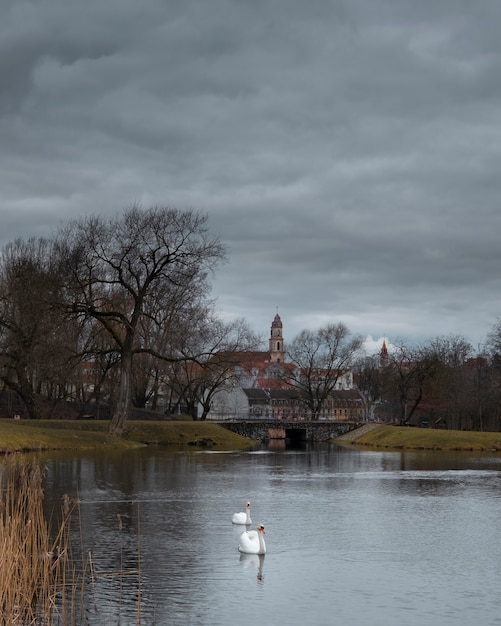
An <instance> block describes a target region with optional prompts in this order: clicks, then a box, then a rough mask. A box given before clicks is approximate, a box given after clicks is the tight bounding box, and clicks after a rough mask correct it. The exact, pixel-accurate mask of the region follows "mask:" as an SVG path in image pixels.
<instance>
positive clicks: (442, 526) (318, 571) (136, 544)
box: [44, 445, 501, 626]
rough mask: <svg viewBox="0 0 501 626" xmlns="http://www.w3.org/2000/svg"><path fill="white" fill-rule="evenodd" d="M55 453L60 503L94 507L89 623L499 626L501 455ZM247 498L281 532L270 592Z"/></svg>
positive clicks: (274, 545)
mask: <svg viewBox="0 0 501 626" xmlns="http://www.w3.org/2000/svg"><path fill="white" fill-rule="evenodd" d="M44 460H45V461H46V462H47V464H48V468H49V470H48V476H47V481H46V482H47V484H46V494H47V503H46V504H47V507H48V508H52V509H54V508H57V507H59V506H60V504H61V497H62V496H63V494H65V493H69V494H70V495H71V496H72V497H75V498H77V499H78V500H79V502H80V504H79V508H78V512H79V518H80V519H79V523H78V532H77V533H76V537H75V542H76V547H75V549H77V548H78V550H81V551H82V553H83V554H85V555H89V554H90V555H92V562H93V568H94V569H93V571H94V574H95V575H94V579H93V584H92V587H91V589H90V590H91V592H92V594H91V595H92V597H91V600H92V602H91V604H90V608H89V609H88V613H87V616H86V619H87V620H88V621H87V622H86V623H89V624H96V625H98V624H99V625H101V624H106V623H120V624H135V623H136V622H137V623H142V624H145V625H146V624H147V625H148V626H151V625H152V624H169V625H174V626H176V625H177V624H179V625H181V624H182V625H183V626H185V625H186V624H200V625H203V626H207V625H210V624H214V625H216V624H217V625H218V626H226V625H229V624H232V625H233V624H234V622H235V621H236V620H237V619H238V621H239V624H241V625H243V626H247V625H249V626H250V625H251V624H252V626H255V624H257V623H261V624H266V625H269V626H273V624H284V623H287V624H292V625H294V624H298V625H299V624H301V625H303V624H305V623H314V624H315V625H317V626H322V625H323V624H325V625H326V626H327V625H329V626H330V625H331V624H332V623H333V620H334V618H335V620H334V621H336V622H337V623H340V624H343V625H346V624H347V625H350V624H353V625H355V624H356V625H357V626H359V625H360V624H362V625H363V624H371V625H377V624H381V626H383V625H384V626H392V625H393V624H399V625H400V624H402V623H405V624H406V626H412V625H414V624H415V625H416V626H417V625H418V624H419V625H421V624H422V623H423V622H424V621H426V620H427V621H429V622H430V623H440V624H441V625H442V624H451V625H452V624H454V625H455V626H461V625H463V624H464V625H466V624H468V625H469V624H470V623H471V622H472V621H476V622H478V623H482V624H491V623H495V620H496V619H498V617H499V614H500V610H501V603H500V599H499V593H498V589H499V586H500V584H501V575H500V572H499V568H498V563H499V559H500V558H501V530H500V525H499V523H498V520H499V517H500V515H501V498H500V494H501V490H500V486H501V484H500V477H501V473H500V469H501V463H500V458H499V457H498V456H496V455H492V454H488V455H475V456H473V455H472V454H471V453H463V454H461V453H453V454H442V453H436V452H435V453H426V452H416V453H409V452H391V451H383V452H380V451H369V450H359V449H348V448H341V447H339V448H338V447H337V446H326V445H324V446H305V447H303V448H302V449H299V450H290V449H282V450H276V449H273V450H270V449H260V450H254V451H251V452H235V453H232V454H227V453H224V454H223V453H209V452H202V451H196V452H193V451H191V452H179V451H177V452H176V451H169V450H165V449H160V448H157V449H146V450H137V451H134V452H132V453H130V452H128V453H127V454H122V453H121V454H116V455H111V456H110V455H107V456H105V455H99V454H97V455H83V456H80V457H76V458H75V457H73V456H69V455H65V454H52V455H50V456H47V457H44ZM247 500H250V501H251V502H252V519H253V525H252V527H254V526H255V524H257V523H263V524H264V525H265V527H266V543H267V555H266V584H264V582H265V575H264V565H265V557H264V556H262V555H244V554H240V553H239V552H238V540H239V537H240V535H241V533H242V532H243V530H244V528H245V526H243V527H242V526H237V527H236V526H234V525H232V523H231V518H232V514H233V512H234V511H235V510H239V509H240V508H241V505H242V503H243V502H246V501H247ZM235 507H237V508H235ZM117 573H118V575H117ZM252 580H254V581H255V584H252V585H250V584H249V583H250V582H251V581H252ZM138 607H140V612H141V617H140V622H139V621H138V610H139V609H138ZM249 607H250V610H248V609H249ZM243 609H245V610H243Z"/></svg>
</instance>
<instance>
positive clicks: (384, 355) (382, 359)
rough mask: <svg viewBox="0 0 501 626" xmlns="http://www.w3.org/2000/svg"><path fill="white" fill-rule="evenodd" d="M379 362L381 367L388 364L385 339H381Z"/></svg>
mask: <svg viewBox="0 0 501 626" xmlns="http://www.w3.org/2000/svg"><path fill="white" fill-rule="evenodd" d="M379 362H380V364H381V367H387V366H388V363H389V361H388V348H387V347H386V339H383V345H382V346H381V352H380V353H379Z"/></svg>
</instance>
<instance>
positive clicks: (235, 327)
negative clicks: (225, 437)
mask: <svg viewBox="0 0 501 626" xmlns="http://www.w3.org/2000/svg"><path fill="white" fill-rule="evenodd" d="M225 258H226V250H225V247H224V246H223V245H222V244H221V243H220V241H219V240H218V239H217V238H214V237H211V236H210V235H209V232H208V229H207V217H206V216H204V215H201V214H199V213H196V212H193V211H185V212H183V211H179V210H177V209H170V208H151V209H149V210H142V209H140V208H139V207H132V208H130V209H128V210H126V211H124V212H123V213H122V214H120V215H117V216H115V217H113V218H111V219H105V218H102V217H98V216H92V217H86V218H82V219H78V220H73V221H69V222H68V223H66V224H65V225H64V226H63V227H62V228H61V229H60V230H59V231H58V232H57V233H56V234H55V235H54V236H53V237H52V238H50V239H29V240H28V241H24V240H17V241H15V242H13V243H11V244H9V245H7V246H6V248H5V249H4V251H3V252H2V256H1V259H0V380H1V381H2V383H3V385H4V388H6V389H9V390H11V391H13V392H15V393H16V394H18V396H19V397H20V398H21V400H22V401H23V403H24V405H25V407H26V410H27V412H28V414H29V416H30V417H31V418H39V417H41V416H43V415H44V412H43V411H42V408H41V403H40V399H41V398H43V399H46V400H49V401H51V402H53V403H56V402H58V401H60V400H72V401H75V400H77V401H79V402H81V403H84V402H88V401H94V402H97V403H99V402H100V401H102V400H105V401H106V402H108V403H111V405H112V406H113V412H112V416H111V422H110V431H111V432H113V433H115V434H121V433H122V432H123V430H124V428H125V425H126V421H127V419H128V416H129V414H130V411H131V406H132V405H135V406H138V407H141V406H143V407H144V406H145V404H146V402H147V401H151V402H152V403H153V405H155V402H156V398H157V396H158V390H159V388H160V387H161V386H162V383H163V382H165V381H166V380H168V381H169V383H170V389H171V392H172V393H173V397H174V395H175V398H176V402H179V398H180V397H182V398H184V399H185V402H186V403H187V404H188V405H189V406H190V407H191V408H193V405H196V404H197V403H198V401H199V400H200V399H203V401H204V402H205V403H206V405H207V409H208V408H209V407H210V397H211V393H213V391H212V388H213V387H214V386H215V385H217V384H221V380H222V379H223V378H224V376H228V372H229V368H228V367H223V366H224V363H222V362H221V357H218V358H215V357H214V355H221V354H228V355H229V354H234V352H235V351H239V350H249V349H252V348H255V347H256V345H257V340H256V338H255V337H254V335H253V333H252V332H251V331H250V329H249V328H248V326H247V324H246V323H245V321H244V320H238V321H235V322H232V323H224V322H223V321H222V320H221V319H220V318H219V317H218V315H217V314H216V311H215V307H214V302H213V301H211V299H210V297H209V295H210V278H211V276H212V275H213V272H214V271H215V270H216V269H217V267H218V266H219V265H220V264H221V263H222V262H224V261H225ZM209 363H210V364H211V369H210V372H209V365H208V364H209ZM195 368H196V369H197V376H196V377H193V376H192V377H188V379H187V377H186V376H185V374H186V372H188V371H189V370H190V369H191V371H193V370H194V369H195ZM204 374H205V375H204ZM187 380H191V381H192V384H191V383H189V382H187ZM195 380H196V384H195V382H194V381H195Z"/></svg>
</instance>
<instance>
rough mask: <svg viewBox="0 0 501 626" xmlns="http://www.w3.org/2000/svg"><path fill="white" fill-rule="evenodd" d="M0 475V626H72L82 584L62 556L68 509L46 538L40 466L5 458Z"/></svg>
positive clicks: (67, 529) (69, 511)
mask: <svg viewBox="0 0 501 626" xmlns="http://www.w3.org/2000/svg"><path fill="white" fill-rule="evenodd" d="M0 471H1V475H0V481H1V484H2V500H1V503H0V506H1V514H0V610H1V618H0V619H1V623H2V624H12V625H14V624H23V625H24V624H47V625H48V626H51V625H53V624H71V623H74V614H73V613H74V610H75V606H76V604H75V594H76V593H77V590H78V587H79V585H80V584H83V581H82V580H81V577H79V576H77V575H76V573H75V571H74V569H73V567H72V564H71V559H70V558H69V554H68V545H69V543H68V533H69V519H70V516H71V510H70V509H67V510H66V511H64V514H63V515H64V517H63V520H62V522H61V523H60V526H59V528H58V529H57V532H56V536H55V539H53V538H51V529H50V528H49V524H48V523H47V521H46V519H45V515H44V511H43V506H42V503H43V487H42V470H41V468H40V466H39V465H38V464H36V463H34V464H30V465H24V464H22V463H21V464H20V463H18V462H17V461H16V460H12V459H7V460H6V461H5V463H4V464H3V466H2V468H1V470H0Z"/></svg>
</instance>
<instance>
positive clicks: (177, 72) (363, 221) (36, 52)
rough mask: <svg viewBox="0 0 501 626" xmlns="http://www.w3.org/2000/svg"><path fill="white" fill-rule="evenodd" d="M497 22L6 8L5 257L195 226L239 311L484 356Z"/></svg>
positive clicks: (113, 4)
mask: <svg viewBox="0 0 501 626" xmlns="http://www.w3.org/2000/svg"><path fill="white" fill-rule="evenodd" d="M500 24H501V5H498V4H496V3H483V2H482V3H470V4H465V3H457V1H456V0H437V1H436V2H434V3H418V2H411V0H404V1H402V2H399V3H395V2H390V1H389V0H357V1H356V2H343V1H341V0H339V1H334V2H332V1H327V0H312V1H311V2H308V3H304V2H300V1H299V0H287V1H285V0H273V1H271V2H263V1H261V0H258V1H256V2H253V3H248V2H244V1H243V0H214V2H211V3H207V2H202V1H201V0H183V1H182V2H181V1H177V0H169V1H168V2H163V1H162V2H160V0H145V1H144V2H142V3H136V2H132V1H130V0H125V1H123V0H121V1H120V2H117V1H116V0H110V1H109V2H105V3H103V2H99V1H98V0H89V1H88V2H86V3H80V4H77V3H67V2H63V1H62V0H44V1H43V2H39V3H28V2H18V1H17V0H16V2H14V1H12V0H11V1H7V2H6V3H5V10H4V16H3V19H2V23H1V24H0V79H1V81H2V90H1V92H0V142H1V145H2V148H3V149H2V151H1V152H0V188H1V189H2V196H1V202H2V205H1V210H2V212H1V215H2V230H1V235H0V243H2V244H5V243H7V242H8V241H11V240H13V239H15V238H16V237H28V236H32V235H35V236H39V235H44V234H49V233H50V232H52V231H53V229H54V228H55V227H57V225H58V224H59V223H60V221H61V220H65V219H68V218H72V217H76V216H80V215H83V214H88V213H101V214H104V215H107V214H109V215H111V214H115V212H116V211H117V210H119V209H120V208H123V207H127V206H130V205H131V204H133V203H135V202H139V203H141V204H143V205H144V206H150V205H167V206H176V207H178V208H180V209H188V208H194V209H197V210H200V211H202V212H207V213H208V215H209V220H210V226H211V229H212V230H213V231H214V232H215V233H216V234H219V236H220V237H221V239H222V241H224V242H225V243H227V244H228V246H229V251H230V258H229V263H228V264H227V265H226V266H225V267H224V268H223V269H222V270H221V271H220V272H218V274H217V276H216V279H215V285H214V294H215V296H217V298H218V306H219V309H220V311H221V313H222V314H223V315H224V316H226V317H228V318H231V317H234V316H235V317H240V316H244V317H247V318H248V320H249V321H250V323H251V324H252V326H253V327H254V328H255V330H256V331H258V332H261V333H262V334H263V335H264V336H265V337H266V336H267V335H268V332H269V326H270V324H271V320H272V319H273V316H274V314H275V312H276V308H277V306H278V309H279V312H280V315H281V316H282V319H283V321H284V333H286V337H289V338H292V337H293V336H294V335H295V334H296V333H297V332H299V331H300V330H302V329H303V328H306V327H309V328H314V327H316V326H318V325H321V324H323V323H326V322H337V321H343V322H344V323H346V324H347V325H348V326H349V327H350V329H351V330H352V331H353V332H354V333H357V334H362V335H363V336H372V337H383V336H386V337H399V338H407V339H409V340H412V341H419V340H422V339H423V338H432V337H435V336H437V335H442V334H450V333H454V334H456V333H458V334H462V335H464V336H465V337H466V338H467V339H469V340H470V341H472V342H473V343H474V344H475V345H476V344H478V343H480V342H481V341H483V338H484V337H485V336H486V334H487V332H488V330H489V328H490V326H491V325H492V324H493V323H494V322H495V321H496V319H497V318H498V317H499V316H500V306H499V298H498V294H499V292H500V287H501V277H500V275H499V265H500V260H501V252H500V249H499V245H498V241H497V238H498V233H499V232H500V227H501V223H500V222H501V212H500V211H499V198H500V197H501V193H500V191H501V189H500V187H501V183H500V180H499V169H500V160H501V148H500V146H501V141H500V140H501V137H500V135H501V130H500V129H501V111H500V110H499V106H498V103H499V98H500V95H501V94H500V90H501V84H500V82H499V80H498V79H497V76H498V75H499V70H500V65H501V43H500V41H499V36H498V33H499V26H500Z"/></svg>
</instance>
